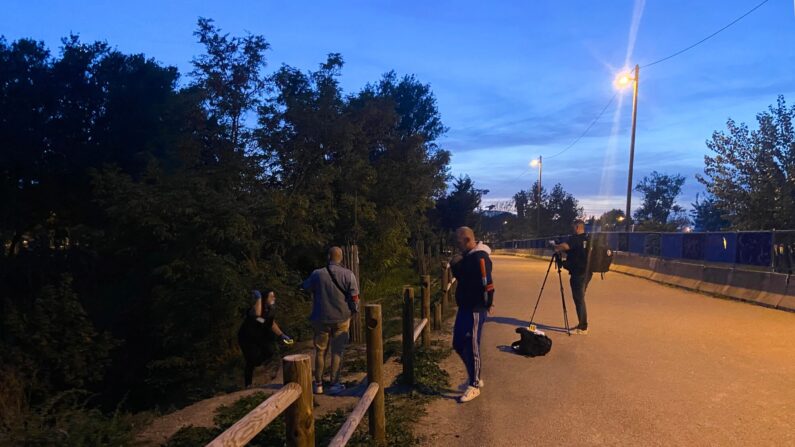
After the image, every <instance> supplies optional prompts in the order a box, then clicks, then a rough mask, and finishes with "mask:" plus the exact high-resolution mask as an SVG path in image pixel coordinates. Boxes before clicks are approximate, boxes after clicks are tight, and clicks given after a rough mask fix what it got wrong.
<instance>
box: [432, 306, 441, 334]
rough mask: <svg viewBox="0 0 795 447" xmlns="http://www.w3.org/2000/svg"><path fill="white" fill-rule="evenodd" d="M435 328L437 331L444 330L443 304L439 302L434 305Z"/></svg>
mask: <svg viewBox="0 0 795 447" xmlns="http://www.w3.org/2000/svg"><path fill="white" fill-rule="evenodd" d="M433 327H434V329H436V330H437V331H440V330H442V303H441V301H437V302H436V303H434V305H433Z"/></svg>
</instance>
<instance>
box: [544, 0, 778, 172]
mask: <svg viewBox="0 0 795 447" xmlns="http://www.w3.org/2000/svg"><path fill="white" fill-rule="evenodd" d="M769 1H770V0H764V1H762V2H761V3H759V4H757V5H756V6H754V7H753V8H751V9H749V10H748V11H746V12H745V13H744V14H743V15H741V16H740V17H737V18H736V19H734V20H732V21H731V22H729V23H728V24H727V25H726V26H724V27H723V28H721V29H719V30H717V31H715V32H714V33H712V34H710V35H708V36H707V37H705V38H703V39H701V40H699V41H698V42H696V43H694V44H692V45H690V46H688V47H685V48H683V49H681V50H679V51H677V52H675V53H673V54H670V55H668V56H665V57H663V58H661V59H657V60H656V61H654V62H650V63H648V64H645V65H642V66H641V67H640V68H648V67H651V66H652V65H657V64H659V63H660V62H664V61H667V60H668V59H671V58H674V57H676V56H679V55H680V54H682V53H685V52H687V51H689V50H691V49H693V48H695V47H697V46H699V45H701V44H702V43H704V42H706V41H708V40H709V39H712V38H713V37H715V36H717V35H718V34H720V33H721V32H723V31H725V30H727V29H728V28H730V27H731V26H732V25H734V24H735V23H737V22H739V21H740V20H742V19H744V18H746V17H748V16H749V15H751V14H752V13H753V12H754V11H756V10H757V9H759V8H761V7H762V6H763V5H764V4H765V3H767V2H769ZM617 95H618V94H616V95H613V97H612V98H610V101H608V102H607V104H606V105H605V106H604V108H603V109H602V111H601V112H599V114H598V115H597V116H596V118H594V120H593V121H591V124H590V125H589V126H588V127H587V128H586V129H585V131H584V132H583V133H582V134H580V136H578V137H577V138H576V139H575V140H574V141H573V142H572V143H571V144H569V145H568V146H566V147H565V148H564V149H563V150H562V151H560V152H558V153H556V154H554V155H550V156H547V157H544V158H546V159H550V158H552V157H557V156H558V155H561V154H563V153H564V152H566V151H568V150H569V149H571V148H572V147H574V145H576V144H577V143H579V142H580V140H581V139H582V138H583V137H585V135H587V134H588V132H589V131H590V130H591V128H592V127H593V126H594V125H595V124H596V123H597V121H599V119H600V118H601V117H602V115H604V113H605V111H607V108H608V107H610V104H612V103H613V101H614V100H615V99H616V96H617Z"/></svg>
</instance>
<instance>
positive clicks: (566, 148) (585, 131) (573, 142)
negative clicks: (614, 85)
mask: <svg viewBox="0 0 795 447" xmlns="http://www.w3.org/2000/svg"><path fill="white" fill-rule="evenodd" d="M616 96H618V93H616V94H614V95H613V97H612V98H610V101H607V104H605V106H604V107H603V108H602V111H601V112H599V114H598V115H596V118H594V119H593V121H591V124H589V125H588V127H587V128H585V130H584V131H583V132H582V133H581V134H580V136H578V137H577V138H576V139H575V140H574V141H572V142H571V144H569V145H568V146H566V147H565V148H564V149H563V150H562V151H560V152H558V153H557V154H554V155H550V156H547V157H544V158H545V159H550V158H553V157H557V156H558V155H560V154H562V153H564V152H566V151H567V150H569V149H571V148H572V147H574V145H575V144H577V143H579V142H580V140H582V138H583V137H584V136H585V135H587V134H588V132H589V131H590V130H591V128H592V127H593V126H594V125H595V124H596V122H597V121H599V118H601V117H602V115H604V114H605V112H606V111H607V108H608V107H610V104H612V103H613V101H615V99H616Z"/></svg>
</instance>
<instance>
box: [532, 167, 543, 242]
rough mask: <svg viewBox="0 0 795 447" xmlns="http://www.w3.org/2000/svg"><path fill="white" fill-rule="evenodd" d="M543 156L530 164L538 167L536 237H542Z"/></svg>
mask: <svg viewBox="0 0 795 447" xmlns="http://www.w3.org/2000/svg"><path fill="white" fill-rule="evenodd" d="M541 165H542V163H541V156H540V155H539V156H538V158H537V159H535V160H533V161H531V162H530V166H533V167H535V166H538V188H536V189H537V191H536V232H537V233H538V234H537V235H536V236H540V235H541Z"/></svg>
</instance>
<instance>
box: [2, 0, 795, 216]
mask: <svg viewBox="0 0 795 447" xmlns="http://www.w3.org/2000/svg"><path fill="white" fill-rule="evenodd" d="M760 2H761V0H703V1H698V0H648V1H642V0H638V1H632V0H602V1H593V0H573V1H559V0H558V1H555V0H536V1H516V2H483V1H477V2H475V1H461V0H459V1H431V2H429V1H424V2H420V1H408V0H405V1H401V2H396V1H392V2H386V1H347V2H306V1H291V2H273V1H251V0H250V1H224V2H210V1H147V0H141V1H136V2H118V1H70V2H61V1H57V2H56V1H31V0H27V1H17V0H5V1H4V2H3V4H4V7H3V14H2V15H1V16H0V34H2V35H4V36H5V38H6V39H7V40H16V39H18V38H22V37H29V38H34V39H37V40H42V41H44V42H45V44H46V45H47V46H48V47H49V48H50V49H51V50H53V52H57V48H58V46H59V44H60V38H61V37H64V36H66V35H68V34H69V33H75V34H78V35H80V36H81V38H82V40H84V41H94V40H104V41H107V42H108V43H109V44H111V45H112V46H114V47H116V48H118V49H119V50H120V51H123V52H127V53H144V54H145V55H146V56H148V57H151V58H154V59H156V60H158V61H159V62H161V63H163V64H168V65H174V66H176V67H178V68H179V70H180V72H181V73H182V74H183V77H186V76H187V73H188V72H189V71H190V69H191V65H190V60H191V58H192V57H193V56H195V55H197V54H199V53H200V52H201V51H202V48H201V46H200V45H199V44H198V43H196V39H195V37H194V36H193V31H194V29H195V28H196V21H197V18H198V17H207V18H212V19H214V20H215V21H216V25H217V26H219V27H220V28H222V29H223V31H225V32H229V33H231V34H233V35H243V34H244V33H246V32H251V33H254V34H261V35H263V36H265V38H266V39H267V41H268V42H269V43H270V44H271V46H272V49H271V51H269V53H268V56H269V67H268V70H269V71H273V70H275V69H276V68H278V67H279V66H280V65H281V64H288V65H292V66H294V67H298V68H301V69H306V70H312V69H316V68H317V66H318V64H319V63H320V62H322V61H323V60H324V59H325V57H326V54H328V53H330V52H339V53H342V55H343V58H344V60H345V68H344V70H343V75H342V85H343V87H344V88H345V90H346V91H347V92H355V91H357V90H359V89H360V88H361V87H363V86H364V85H365V84H366V83H367V82H373V81H377V80H378V78H379V77H380V76H381V75H382V74H383V73H385V72H387V71H389V70H395V71H396V72H397V73H398V74H415V75H416V76H417V77H418V78H419V79H420V80H421V81H422V82H425V83H430V84H431V86H432V89H433V91H434V93H435V95H436V97H437V100H438V105H439V110H440V112H441V115H442V119H443V121H444V123H445V125H446V126H448V127H449V132H448V133H447V134H446V135H445V137H444V138H443V139H442V141H441V146H442V147H443V148H445V149H448V150H450V151H451V152H452V154H453V158H452V165H451V171H452V172H451V173H452V174H453V175H456V176H457V175H462V174H468V175H469V176H470V177H472V178H473V180H474V181H475V183H476V185H477V186H478V187H479V188H484V189H488V190H490V192H489V194H488V195H487V196H486V197H485V199H486V201H487V202H488V203H492V202H494V201H498V200H508V199H510V197H511V196H512V195H513V194H514V193H516V192H517V191H518V190H520V189H528V188H529V187H530V186H531V184H532V183H533V182H534V181H535V179H536V177H537V175H538V174H537V170H536V169H535V168H529V167H528V162H529V161H530V160H531V159H532V158H536V157H538V156H539V155H542V156H543V157H544V164H543V184H544V186H546V187H550V186H552V185H553V184H554V183H558V182H560V183H562V184H563V187H564V188H565V189H566V190H567V191H569V192H571V193H572V194H574V195H575V196H576V197H577V198H578V199H579V200H580V203H581V204H582V205H583V206H584V208H585V212H586V215H594V214H596V215H598V214H601V213H602V212H604V211H606V210H608V209H610V208H621V209H623V208H624V205H625V194H626V182H627V164H628V158H629V129H630V124H631V103H632V93H631V89H629V90H627V91H626V92H623V93H621V94H619V96H618V97H616V100H615V101H614V102H613V104H612V105H611V106H610V107H609V108H608V109H607V110H606V112H605V113H604V115H603V116H602V118H601V119H600V120H599V121H598V122H597V124H596V125H595V126H594V127H593V128H592V129H591V131H590V132H589V133H588V134H587V136H586V137H585V138H583V139H582V140H581V141H579V142H578V143H577V144H576V145H574V146H572V147H571V148H570V149H568V150H567V151H565V152H564V153H562V154H559V153H560V152H561V151H563V150H564V149H565V148H566V147H567V146H569V145H570V144H571V143H572V142H573V141H574V140H575V139H577V137H578V136H580V135H581V134H582V133H583V131H584V130H585V129H586V128H587V127H588V125H589V124H590V123H591V121H592V120H593V119H594V118H595V117H596V116H597V115H598V114H599V112H600V111H601V110H602V109H603V108H604V106H605V104H607V103H608V101H609V100H610V98H611V97H613V95H614V94H615V92H616V90H615V88H614V87H613V84H612V81H613V78H614V77H615V75H616V73H617V72H619V71H620V69H621V68H622V67H629V66H634V64H636V63H637V64H640V65H641V67H643V66H644V65H645V64H649V63H650V62H653V61H656V60H658V59H660V58H663V57H665V56H668V55H670V54H672V53H675V52H677V51H678V50H681V49H683V48H685V47H687V46H689V45H691V44H693V43H695V42H697V41H699V40H701V39H702V38H704V37H706V36H707V35H709V34H711V33H713V32H715V31H717V30H718V29H720V28H721V27H723V26H725V25H727V24H728V23H729V22H731V21H732V20H734V19H736V18H737V17H739V16H740V15H742V14H743V13H745V12H746V11H748V10H750V9H751V8H753V7H754V6H755V5H757V4H759V3H760ZM794 9H795V5H794V4H793V0H770V1H768V2H767V3H766V4H765V5H763V6H762V7H760V8H759V9H758V10H756V11H755V12H754V13H752V14H751V15H749V16H748V17H746V18H744V19H743V20H741V21H740V22H738V23H737V24H735V25H734V26H732V27H730V28H728V29H727V30H725V31H723V32H722V33H720V34H718V35H717V36H715V37H714V38H712V39H710V40H708V41H706V42H704V43H703V44H701V45H699V46H697V47H695V48H693V49H691V50H689V51H687V52H685V53H683V54H681V55H679V56H676V57H674V58H672V59H670V60H667V61H664V62H661V63H659V64H657V65H654V66H651V67H648V68H646V69H644V68H642V69H641V72H640V85H639V108H638V128H637V141H636V154H635V176H634V178H635V182H634V183H637V180H639V179H641V178H642V177H643V176H644V175H647V174H648V173H649V172H651V171H652V170H657V171H660V172H662V173H667V174H677V173H679V174H682V175H684V176H686V177H687V181H686V183H685V186H684V193H683V195H682V196H681V197H680V201H679V202H680V204H682V205H684V206H686V207H689V205H690V202H692V201H693V200H694V199H695V195H696V193H698V192H701V191H703V187H702V186H701V185H699V184H698V182H697V181H696V180H695V178H694V175H695V174H696V173H698V172H701V171H702V169H703V158H704V155H705V154H707V153H708V150H707V148H706V145H705V140H707V139H708V138H709V137H710V136H711V134H712V132H713V131H715V130H721V129H723V128H724V127H725V122H726V119H727V118H729V117H732V118H734V119H735V120H736V121H738V122H746V123H748V124H749V125H750V126H751V127H752V128H755V127H756V122H755V115H756V114H757V113H758V112H761V111H763V110H765V109H766V108H767V106H768V105H770V104H773V103H775V101H776V97H777V95H779V94H783V95H785V97H786V99H787V101H788V103H790V104H791V103H793V102H795V76H794V74H795V10H794ZM183 80H185V78H183ZM555 154H559V155H555ZM639 200H640V197H638V196H635V198H633V208H636V207H637V205H638V204H639Z"/></svg>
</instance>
